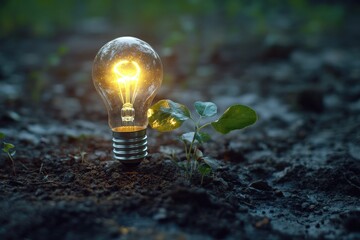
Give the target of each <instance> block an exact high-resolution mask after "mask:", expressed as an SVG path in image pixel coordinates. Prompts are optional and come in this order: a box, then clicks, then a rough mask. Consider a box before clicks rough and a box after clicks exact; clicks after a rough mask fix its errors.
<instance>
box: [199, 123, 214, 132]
mask: <svg viewBox="0 0 360 240" xmlns="http://www.w3.org/2000/svg"><path fill="white" fill-rule="evenodd" d="M210 124H211V122H209V123H205V124H204V125H202V126H201V127H199V128H198V131H200V130H201V129H203V128H204V127H207V126H209V125H210Z"/></svg>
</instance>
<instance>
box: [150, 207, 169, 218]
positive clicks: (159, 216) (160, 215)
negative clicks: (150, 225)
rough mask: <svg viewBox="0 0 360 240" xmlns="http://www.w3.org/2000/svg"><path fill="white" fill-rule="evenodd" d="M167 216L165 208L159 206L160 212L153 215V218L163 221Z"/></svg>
mask: <svg viewBox="0 0 360 240" xmlns="http://www.w3.org/2000/svg"><path fill="white" fill-rule="evenodd" d="M166 218H167V213H166V209H165V208H159V210H158V212H157V213H156V214H155V215H154V216H153V219H154V220H156V221H161V220H164V219H166Z"/></svg>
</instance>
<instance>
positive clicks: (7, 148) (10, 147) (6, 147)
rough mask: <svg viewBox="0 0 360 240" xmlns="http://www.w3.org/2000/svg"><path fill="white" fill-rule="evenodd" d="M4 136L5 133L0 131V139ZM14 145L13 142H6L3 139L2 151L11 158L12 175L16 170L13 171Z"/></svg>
mask: <svg viewBox="0 0 360 240" xmlns="http://www.w3.org/2000/svg"><path fill="white" fill-rule="evenodd" d="M3 138H5V134H4V133H1V132H0V139H3ZM14 148H15V146H14V144H11V143H7V142H4V141H3V148H2V151H3V152H4V153H6V154H7V156H8V157H9V159H10V160H11V163H12V168H13V173H14V175H16V171H15V162H14V158H13V156H14V155H15V153H16V151H15V149H14Z"/></svg>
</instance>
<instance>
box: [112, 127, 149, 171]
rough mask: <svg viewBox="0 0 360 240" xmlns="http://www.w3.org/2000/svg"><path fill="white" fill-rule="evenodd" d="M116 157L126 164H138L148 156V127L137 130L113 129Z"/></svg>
mask: <svg viewBox="0 0 360 240" xmlns="http://www.w3.org/2000/svg"><path fill="white" fill-rule="evenodd" d="M112 141H113V148H114V149H113V152H114V158H115V159H116V160H119V161H121V163H123V164H124V165H126V166H136V165H139V164H140V162H141V161H142V160H143V159H144V158H145V157H146V156H147V154H148V153H147V136H146V129H143V130H140V131H136V132H114V131H113V139H112Z"/></svg>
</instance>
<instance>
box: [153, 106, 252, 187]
mask: <svg viewBox="0 0 360 240" xmlns="http://www.w3.org/2000/svg"><path fill="white" fill-rule="evenodd" d="M194 107H195V111H196V113H197V117H196V118H194V117H193V116H192V115H191V113H190V110H189V109H188V108H187V107H186V106H185V105H182V104H179V103H176V102H173V101H171V100H160V101H159V102H157V103H155V104H154V105H153V106H152V107H151V108H150V109H149V112H148V116H149V125H150V126H151V127H152V128H154V129H156V130H158V131H160V132H167V131H172V130H175V129H177V128H179V127H180V126H181V125H182V124H183V122H184V121H186V120H191V121H192V123H193V124H194V131H193V132H187V133H184V134H182V135H181V136H180V137H179V140H180V141H181V142H182V143H183V144H184V150H185V155H186V162H181V161H180V162H177V166H178V167H180V168H181V169H184V170H185V176H186V177H188V178H189V179H191V178H192V176H193V174H194V172H195V171H197V172H198V173H199V174H200V175H201V184H203V181H204V177H205V176H207V175H209V174H210V173H211V172H212V171H215V170H216V169H217V168H218V167H219V164H218V163H217V162H216V160H214V159H210V158H208V157H204V154H203V152H202V151H201V150H200V149H199V147H200V146H201V145H202V144H203V143H205V142H207V141H209V140H211V137H210V135H209V134H207V133H206V132H203V129H204V128H205V127H207V126H210V125H211V126H212V127H213V128H214V130H216V131H217V132H219V133H222V134H227V133H229V132H230V131H233V130H237V129H243V128H245V127H247V126H250V125H252V124H254V123H255V122H256V120H257V115H256V112H255V111H254V110H253V109H251V108H249V107H247V106H244V105H240V104H238V105H233V106H230V107H229V108H228V109H227V110H226V111H225V112H224V113H223V114H222V115H221V116H220V117H219V118H218V119H217V120H216V121H213V122H209V121H208V122H206V123H202V120H203V119H206V118H209V117H214V116H215V115H216V114H217V106H216V104H215V103H212V102H200V101H197V102H195V103H194ZM149 113H150V114H149ZM172 160H175V157H172Z"/></svg>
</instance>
